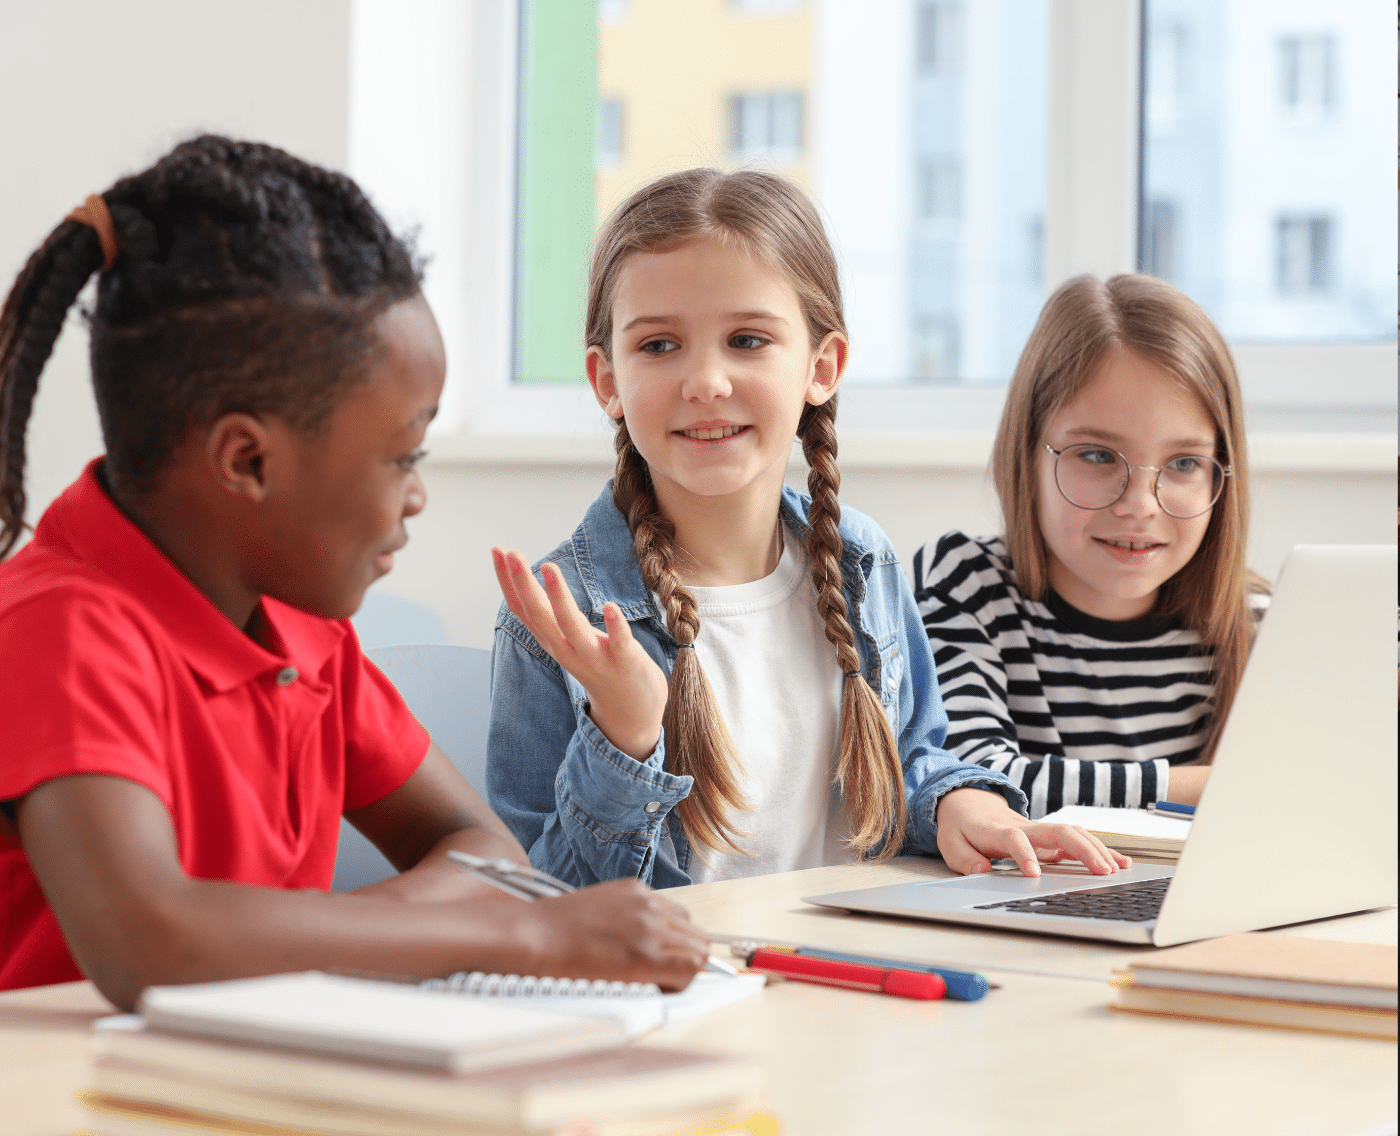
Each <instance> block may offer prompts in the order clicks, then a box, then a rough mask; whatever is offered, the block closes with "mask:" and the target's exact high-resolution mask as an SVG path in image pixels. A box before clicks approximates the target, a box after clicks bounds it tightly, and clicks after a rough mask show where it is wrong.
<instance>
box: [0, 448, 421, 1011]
mask: <svg viewBox="0 0 1400 1136" xmlns="http://www.w3.org/2000/svg"><path fill="white" fill-rule="evenodd" d="M97 464H98V463H97V462H94V463H93V464H92V465H89V466H88V468H87V470H86V471H85V472H84V473H83V476H82V477H81V478H79V479H78V481H77V482H75V483H74V484H73V485H71V486H70V487H69V488H68V489H67V491H65V492H64V494H63V496H62V497H60V498H59V499H58V500H57V501H55V502H54V503H53V505H52V506H51V507H50V508H49V509H48V510H47V512H45V513H44V516H43V519H42V520H40V522H39V526H38V528H37V529H36V530H35V532H34V539H33V540H32V541H31V542H30V543H29V544H28V545H27V546H26V547H25V548H24V549H22V550H21V551H20V552H19V553H18V554H17V555H16V556H14V557H13V558H12V559H11V560H9V561H7V562H6V563H4V564H0V801H11V800H15V799H17V798H19V797H22V796H24V795H25V794H26V793H28V792H29V791H30V790H31V789H33V788H34V787H35V786H37V785H40V784H42V783H43V782H45V781H48V780H50V779H51V778H54V777H64V776H67V775H69V774H75V773H101V774H109V775H113V776H117V777H125V778H127V779H128V780H131V781H135V782H136V783H137V784H139V785H144V786H145V787H146V788H148V789H150V790H151V792H153V793H155V794H156V795H157V796H158V797H159V798H160V799H161V800H162V801H163V802H164V803H165V806H166V808H167V809H169V810H170V819H171V821H172V823H173V825H174V828H175V836H176V839H177V840H178V842H179V849H180V862H181V864H182V865H183V867H184V869H185V871H186V872H187V873H189V875H190V876H192V877H196V878H199V879H212V880H234V881H237V882H239V883H246V884H257V885H261V886H264V887H279V888H321V889H326V888H329V887H330V884H331V878H332V875H333V874H334V870H335V855H336V845H337V841H338V838H339V826H340V815H341V813H342V812H343V811H344V810H346V809H354V808H358V807H360V806H362V805H367V804H371V803H372V802H374V801H377V800H379V799H380V798H382V797H385V796H387V795H388V794H389V793H391V792H393V791H394V790H395V789H397V788H398V787H399V786H400V785H402V784H403V783H404V782H405V781H407V780H408V778H409V777H410V776H411V775H412V774H413V772H414V771H415V770H416V769H417V768H418V765H419V764H420V763H421V762H422V760H423V757H424V755H425V754H426V753H427V750H428V734H427V732H426V731H425V730H424V729H423V727H422V726H421V725H419V724H418V722H417V720H416V719H414V717H413V715H412V714H411V713H409V711H408V708H407V707H406V706H404V704H403V700H402V699H401V698H400V697H399V696H398V693H397V692H396V691H395V690H394V688H393V686H392V685H390V683H389V681H388V680H387V679H386V678H385V677H384V676H383V675H382V674H381V673H380V672H379V670H378V669H377V668H376V667H375V666H374V665H373V664H372V663H370V662H369V661H368V660H366V659H365V657H364V656H363V655H362V654H361V653H360V648H359V642H358V641H357V640H356V638H355V634H354V632H353V630H352V629H351V627H350V624H349V623H348V622H344V621H341V622H334V621H330V620H325V619H320V618H317V617H316V616H312V615H307V614H306V613H305V612H302V611H299V610H297V609H296V608H292V607H288V606H287V605H285V604H282V603H278V602H277V601H276V600H273V599H270V598H268V597H266V596H265V597H263V600H262V603H263V612H264V615H265V617H266V620H267V624H268V626H269V628H270V639H271V641H272V644H273V646H272V649H271V650H265V649H264V648H263V647H261V646H259V645H258V644H257V643H255V642H254V641H253V640H252V639H250V638H249V637H248V636H247V635H245V634H244V633H243V632H242V631H240V630H239V629H238V628H237V627H235V626H234V625H233V623H231V622H230V621H229V619H228V617H227V616H226V615H224V614H223V613H222V612H221V611H219V609H218V608H216V607H215V606H214V604H213V603H212V602H211V601H210V600H209V599H208V598H207V597H206V596H205V595H204V594H203V593H202V592H200V591H199V590H198V589H197V588H196V587H195V586H194V585H193V584H192V583H191V582H190V581H189V580H188V579H187V578H186V577H185V576H184V575H182V574H181V573H180V571H179V569H177V568H176V567H175V566H174V565H173V564H171V563H170V561H169V560H167V559H166V558H165V556H164V555H162V553H161V552H160V551H159V550H158V549H157V548H156V547H155V545H153V544H152V543H151V542H150V540H148V539H147V538H146V536H145V535H144V534H143V533H142V532H141V531H140V530H139V529H138V528H136V526H135V525H133V524H132V523H131V522H130V521H129V520H127V518H126V516H125V515H124V514H123V513H122V512H121V511H120V510H119V509H118V508H117V507H116V506H115V505H114V504H113V503H112V501H111V499H110V498H109V497H108V496H107V494H106V492H105V491H104V490H103V488H102V486H101V485H100V484H99V483H98V480H97V477H96V474H95V469H96V466H97ZM80 977H82V976H81V974H80V973H79V971H78V968H77V966H76V965H75V964H74V962H73V959H72V956H71V955H70V954H69V952H68V947H67V944H66V943H65V942H64V939H63V934H62V932H61V931H60V930H59V927H58V923H57V921H56V920H55V918H54V915H53V912H52V910H50V908H49V906H48V903H47V902H46V900H45V899H44V894H43V892H42V891H41V890H40V888H39V884H38V881H37V880H36V879H35V878H34V874H33V872H32V871H31V870H30V867H29V862H28V860H27V859H26V857H25V854H24V850H23V849H22V848H21V847H20V845H19V842H18V841H17V840H16V839H15V836H14V832H13V829H12V828H11V826H10V825H9V824H8V823H7V822H5V821H3V820H2V819H0V990H3V989H9V988H12V987H17V986H38V985H44V984H46V983H51V982H67V981H70V980H73V979H76V978H80Z"/></svg>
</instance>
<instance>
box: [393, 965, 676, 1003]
mask: <svg viewBox="0 0 1400 1136" xmlns="http://www.w3.org/2000/svg"><path fill="white" fill-rule="evenodd" d="M421 985H422V987H423V989H425V990H444V991H447V992H448V993H450V994H471V995H475V996H477V997H483V998H651V997H655V996H657V995H659V994H660V993H661V987H659V986H657V985H656V984H655V983H652V982H608V981H607V980H606V979H602V978H599V979H596V980H594V981H591V982H590V981H589V980H588V979H586V978H536V977H534V975H523V976H522V975H519V974H486V973H484V972H483V971H480V970H473V971H471V972H467V971H465V970H462V971H458V972H457V973H456V974H450V975H448V976H447V977H446V978H429V979H428V980H427V981H425V982H423V983H421Z"/></svg>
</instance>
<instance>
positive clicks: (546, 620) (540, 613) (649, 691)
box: [491, 548, 667, 761]
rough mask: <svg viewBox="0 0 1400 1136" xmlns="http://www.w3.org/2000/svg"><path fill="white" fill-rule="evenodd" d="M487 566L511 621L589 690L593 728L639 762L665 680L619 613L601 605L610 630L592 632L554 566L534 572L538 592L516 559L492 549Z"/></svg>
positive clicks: (662, 702)
mask: <svg viewBox="0 0 1400 1136" xmlns="http://www.w3.org/2000/svg"><path fill="white" fill-rule="evenodd" d="M491 562H492V564H493V565H494V566H495V569H496V579H497V580H498V581H499V582H500V585H501V591H502V592H504V593H505V597H506V603H507V604H509V605H510V610H511V611H513V612H514V613H515V616H516V618H517V619H519V620H520V622H521V623H523V624H524V625H525V626H526V627H527V628H529V630H530V634H531V635H533V636H534V637H535V638H536V639H537V640H539V644H540V646H541V647H543V648H544V649H545V650H546V651H548V652H549V653H550V655H551V656H552V657H553V659H554V661H555V662H556V663H558V664H559V665H560V666H561V667H563V668H564V669H565V670H566V671H568V672H569V673H570V674H571V675H573V676H574V678H576V679H577V680H578V681H579V683H580V684H581V685H582V686H583V689H584V690H586V691H588V700H589V716H590V717H591V718H592V719H593V723H594V725H596V726H597V727H598V729H600V730H601V731H602V732H603V736H604V737H606V738H607V739H608V741H610V742H612V744H613V745H615V746H617V748H618V749H620V750H621V751H622V752H623V753H625V754H626V755H627V756H628V757H632V758H635V759H636V760H638V761H643V760H645V759H646V757H647V756H648V755H649V754H650V753H651V751H652V750H654V749H655V748H656V743H657V740H658V739H659V738H660V737H661V719H662V717H663V715H664V714H665V712H666V695H667V681H666V676H665V675H664V674H662V672H661V668H660V667H658V666H657V665H656V663H654V662H653V661H652V658H651V656H650V655H648V654H647V653H646V652H645V651H644V650H642V648H641V646H640V645H639V644H638V643H637V641H636V640H635V639H634V638H632V629H631V628H630V627H628V626H627V620H626V619H624V618H623V615H622V611H621V609H619V608H618V606H617V605H616V604H612V603H610V604H605V605H604V606H603V619H604V620H605V621H606V623H607V628H608V629H607V631H606V633H605V632H602V631H598V630H597V629H595V628H594V626H593V625H592V624H591V623H589V622H588V620H587V619H585V618H584V615H583V613H582V612H581V611H579V609H578V604H577V603H575V602H574V597H573V595H572V593H570V591H569V588H568V585H566V584H565V583H564V574H563V573H562V572H560V571H559V569H558V568H557V567H555V566H554V565H553V564H545V565H543V566H542V567H541V568H540V575H541V576H543V577H544V583H545V586H544V587H543V588H541V587H540V584H539V581H538V580H536V579H535V577H534V575H533V573H531V571H530V566H529V565H528V564H527V563H526V562H525V558H524V557H523V556H521V555H520V553H518V552H507V551H506V550H505V549H503V548H493V549H492V550H491Z"/></svg>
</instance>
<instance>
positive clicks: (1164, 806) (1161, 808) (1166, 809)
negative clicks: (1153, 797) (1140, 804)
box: [1147, 801, 1196, 819]
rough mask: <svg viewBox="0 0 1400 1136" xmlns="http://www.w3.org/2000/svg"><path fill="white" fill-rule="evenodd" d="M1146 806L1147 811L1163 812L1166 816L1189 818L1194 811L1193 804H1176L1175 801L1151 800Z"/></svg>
mask: <svg viewBox="0 0 1400 1136" xmlns="http://www.w3.org/2000/svg"><path fill="white" fill-rule="evenodd" d="M1147 807H1148V810H1149V811H1151V812H1154V813H1165V814H1166V815H1168V816H1175V817H1182V818H1185V819H1189V818H1190V817H1192V816H1193V815H1194V814H1195V812H1196V806H1195V805H1178V804H1177V803H1176V802H1175V801H1153V802H1152V803H1151V804H1150V805H1148V806H1147Z"/></svg>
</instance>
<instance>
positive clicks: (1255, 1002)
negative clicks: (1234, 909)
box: [1112, 931, 1396, 1041]
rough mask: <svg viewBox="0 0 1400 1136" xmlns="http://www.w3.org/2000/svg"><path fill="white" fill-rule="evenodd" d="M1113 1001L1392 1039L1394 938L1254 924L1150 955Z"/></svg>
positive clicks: (1205, 1017) (1122, 981)
mask: <svg viewBox="0 0 1400 1136" xmlns="http://www.w3.org/2000/svg"><path fill="white" fill-rule="evenodd" d="M1113 985H1114V986H1115V987H1116V992H1117V1000H1116V1002H1115V1003H1113V1006H1112V1008H1113V1009H1115V1010H1123V1011H1126V1012H1127V1013H1132V1014H1156V1015H1160V1016H1163V1017H1172V1018H1195V1019H1197V1020H1200V1021H1213V1022H1236V1023H1239V1024H1242V1025H1252V1026H1271V1027H1274V1028H1277V1029H1295V1030H1311V1031H1316V1032H1319V1033H1336V1034H1347V1035H1350V1036H1355V1037H1374V1038H1381V1039H1388V1040H1390V1041H1394V1040H1395V1037H1396V1029H1395V1020H1396V953H1395V948H1394V947H1392V946H1385V945H1381V944H1377V943H1349V942H1340V941H1336V940H1331V939H1304V938H1295V937H1292V936H1287V935H1269V934H1263V933H1261V932H1257V931H1256V932H1249V933H1246V934H1240V935H1225V936H1223V937H1222V938H1219V939H1209V940H1206V941H1205V942H1201V943H1191V944H1188V945H1187V946H1184V947H1170V948H1168V949H1167V950H1164V951H1157V952H1155V953H1153V954H1150V955H1146V956H1144V957H1143V958H1142V959H1141V961H1139V962H1135V963H1133V964H1132V965H1131V966H1130V967H1129V968H1128V970H1127V971H1126V972H1124V973H1122V974H1120V975H1119V977H1117V978H1115V979H1114V980H1113Z"/></svg>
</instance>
